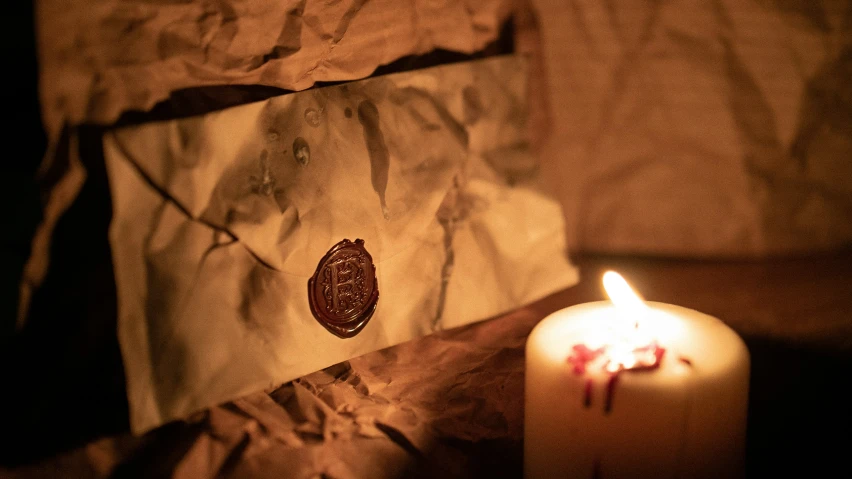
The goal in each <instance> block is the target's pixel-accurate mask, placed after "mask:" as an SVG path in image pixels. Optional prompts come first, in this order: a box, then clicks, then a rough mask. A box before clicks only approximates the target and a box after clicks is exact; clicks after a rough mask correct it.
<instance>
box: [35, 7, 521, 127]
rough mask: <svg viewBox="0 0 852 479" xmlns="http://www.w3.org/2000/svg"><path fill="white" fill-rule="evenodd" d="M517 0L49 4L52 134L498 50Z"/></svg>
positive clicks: (46, 78) (46, 37)
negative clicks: (191, 103) (223, 94)
mask: <svg viewBox="0 0 852 479" xmlns="http://www.w3.org/2000/svg"><path fill="white" fill-rule="evenodd" d="M510 5H511V2H510V1H508V0H480V1H476V2H458V1H451V0H440V1H437V2H436V1H432V0H407V1H399V0H370V1H367V0H336V1H335V0H282V1H263V0H252V1H237V0H201V1H194V2H184V1H168V0H166V1H150V0H124V1H117V0H72V1H67V0H43V1H39V2H36V7H37V14H38V19H39V20H38V21H39V28H38V47H39V54H40V62H39V63H40V65H39V66H40V74H41V85H40V88H41V101H42V113H43V117H44V122H45V124H46V126H47V130H48V132H49V134H50V135H49V136H50V137H51V138H55V136H56V135H58V133H59V130H60V128H61V127H62V125H63V124H64V123H69V124H80V123H83V122H87V123H98V124H110V123H113V122H114V121H115V120H116V119H117V118H118V117H119V115H120V114H121V113H122V112H124V111H127V110H141V111H147V110H149V109H150V108H151V107H153V106H154V105H155V104H156V103H157V102H159V101H162V100H165V99H167V98H168V96H169V94H170V93H172V92H174V91H176V90H179V89H182V88H189V87H198V86H205V85H233V84H241V85H269V86H275V87H279V88H284V89H287V90H304V89H306V88H308V87H310V86H312V85H313V84H314V83H315V82H318V81H341V80H353V79H359V78H364V77H366V76H368V75H369V74H370V73H372V72H373V70H375V68H376V67H378V66H380V65H385V64H388V63H390V62H392V61H394V60H397V59H399V58H401V57H404V56H407V55H416V54H422V53H427V52H430V51H432V50H434V49H437V48H441V49H445V50H450V51H454V52H462V53H473V52H475V51H478V50H481V49H482V48H483V47H485V45H486V44H488V43H489V42H491V41H493V40H494V39H495V38H496V37H497V34H498V32H499V29H500V27H501V25H503V23H504V22H505V21H506V19H507V18H508V16H509V13H510Z"/></svg>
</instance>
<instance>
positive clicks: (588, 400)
mask: <svg viewBox="0 0 852 479" xmlns="http://www.w3.org/2000/svg"><path fill="white" fill-rule="evenodd" d="M593 386H594V383H593V382H592V380H591V379H586V395H585V397H584V399H583V406H585V407H586V408H588V407H589V406H591V405H592V387H593Z"/></svg>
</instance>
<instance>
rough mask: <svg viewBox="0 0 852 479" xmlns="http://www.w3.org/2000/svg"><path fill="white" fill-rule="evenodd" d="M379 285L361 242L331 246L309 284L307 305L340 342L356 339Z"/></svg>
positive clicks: (367, 318)
mask: <svg viewBox="0 0 852 479" xmlns="http://www.w3.org/2000/svg"><path fill="white" fill-rule="evenodd" d="M378 301H379V283H378V281H377V280H376V267H375V265H373V257H372V256H370V253H368V252H367V250H366V249H365V248H364V240H362V239H356V240H355V242H354V243H353V242H351V241H349V240H348V239H344V240H343V241H341V242H339V243H337V244H336V245H334V246H332V248H331V249H330V250H328V253H326V254H325V256H323V258H322V259H321V260H320V262H319V264H318V265H317V270H316V272H315V273H314V275H313V277H311V279H309V280H308V302H309V303H310V306H311V313H313V315H314V318H316V320H317V321H319V323H320V324H321V325H323V327H325V329H327V330H329V331H330V332H331V333H332V334H334V335H336V336H339V337H341V338H351V337H352V336H355V335H356V334H358V333H359V332H361V330H362V329H364V326H366V325H367V321H369V320H370V318H371V317H372V316H373V313H374V312H375V311H376V304H377V303H378Z"/></svg>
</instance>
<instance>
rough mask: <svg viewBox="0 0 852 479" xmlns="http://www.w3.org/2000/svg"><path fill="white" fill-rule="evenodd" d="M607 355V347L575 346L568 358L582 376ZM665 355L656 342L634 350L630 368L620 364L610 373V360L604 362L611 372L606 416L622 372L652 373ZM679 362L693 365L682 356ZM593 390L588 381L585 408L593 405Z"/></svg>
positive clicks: (585, 392) (575, 370)
mask: <svg viewBox="0 0 852 479" xmlns="http://www.w3.org/2000/svg"><path fill="white" fill-rule="evenodd" d="M606 353H607V346H603V347H600V348H597V349H592V348H590V347H588V346H586V345H585V344H575V345H574V346H573V347H572V348H571V355H570V356H568V359H567V362H568V364H571V365H572V366H573V368H572V370H573V371H574V374H577V375H582V374H585V373H586V370H587V369H588V367H589V363H591V362H593V361H595V360H597V359H598V358H600V357H601V356H605V355H606ZM665 353H666V349H665V348H663V347H660V346H659V345H658V344H657V343H656V342H652V343H650V344H648V345H647V346H641V347H638V348H635V349H633V354H634V356H635V358H636V362H635V364H633V365H632V366H630V367H627V368H625V367H624V366H623V365H620V364H619V365H618V369H616V370H615V371H609V370H608V369H607V366H609V362H610V360H609V359H607V360H606V361H603V362H602V367H603V368H604V370H605V371H607V372H609V380H608V381H607V385H606V399H605V401H604V414H609V413H610V411H612V399H613V396H614V395H615V386H616V384H618V375H619V374H620V373H621V372H622V371H652V370H654V369H657V368H659V367H660V363H661V362H662V360H663V356H664V355H665ZM678 360H679V361H681V362H684V363H686V364H688V365H690V366H691V365H692V361H690V360H689V359H686V358H684V357H683V356H680V357H679V358H678ZM592 390H593V383H592V380H591V379H587V380H586V384H585V391H584V395H583V407H586V408H588V407H590V406H591V405H592Z"/></svg>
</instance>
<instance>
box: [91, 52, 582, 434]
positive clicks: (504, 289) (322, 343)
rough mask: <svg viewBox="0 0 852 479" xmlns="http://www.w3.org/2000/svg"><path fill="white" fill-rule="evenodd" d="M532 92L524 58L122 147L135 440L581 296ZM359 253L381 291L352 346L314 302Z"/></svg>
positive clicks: (118, 195) (120, 216) (132, 134)
mask: <svg viewBox="0 0 852 479" xmlns="http://www.w3.org/2000/svg"><path fill="white" fill-rule="evenodd" d="M525 85H526V68H525V62H524V61H523V59H522V58H520V57H517V56H504V57H495V58H493V59H487V60H480V61H475V62H466V63H459V64H454V65H448V66H442V67H435V68H430V69H425V70H418V71H415V72H407V73H400V74H394V75H388V76H382V77H377V78H373V79H368V80H363V81H358V82H351V83H347V84H344V85H340V86H333V87H325V88H320V89H315V90H310V91H307V92H300V93H295V94H292V95H284V96H280V97H275V98H273V99H270V100H267V101H264V102H259V103H253V104H248V105H244V106H240V107H235V108H231V109H227V110H223V111H221V112H216V113H211V114H208V115H205V116H201V117H193V118H188V119H180V120H171V121H166V122H156V123H149V124H144V125H140V126H134V127H128V128H123V129H118V130H115V131H113V132H110V133H108V134H107V135H106V136H105V138H104V154H105V158H106V164H107V170H108V173H109V182H110V189H111V191H112V196H113V219H112V223H111V227H110V244H111V248H112V255H113V263H114V268H115V275H116V285H117V294H118V312H119V319H118V325H119V339H120V341H121V346H122V354H123V357H124V364H125V369H126V372H127V381H128V397H129V400H130V407H131V424H132V426H133V428H134V430H136V431H138V432H141V431H145V430H147V429H149V428H151V427H153V426H156V425H159V424H161V423H163V422H165V421H168V420H171V419H176V418H180V417H183V416H185V415H187V414H189V413H192V412H194V411H196V410H199V409H202V408H204V407H208V406H211V405H214V404H218V403H221V402H223V401H225V400H229V399H233V398H234V397H238V396H240V395H243V394H246V393H249V392H251V391H256V390H258V389H261V388H263V387H267V386H269V385H271V384H276V383H281V382H283V381H287V380H290V379H293V378H296V377H298V376H301V375H303V374H306V373H309V372H311V371H315V370H317V369H319V368H321V367H325V366H328V365H331V364H334V363H338V362H340V361H342V360H345V359H348V358H351V357H354V356H357V355H360V354H363V353H365V352H368V351H373V350H376V349H380V348H383V347H387V346H390V345H393V344H397V343H400V342H403V341H406V340H409V339H412V338H414V337H417V336H420V335H423V334H428V333H431V332H433V331H436V330H439V329H443V328H449V327H453V326H458V325H460V324H465V323H469V322H471V321H475V320H481V319H485V318H488V317H492V316H495V315H497V314H499V313H501V312H504V311H507V310H509V309H512V308H515V307H518V306H520V305H523V304H525V303H527V302H530V301H532V300H535V299H537V298H540V297H542V296H544V295H546V294H549V293H551V292H553V291H556V290H559V289H562V288H564V287H566V286H569V285H571V284H573V283H574V282H575V281H576V279H577V275H576V270H575V269H574V268H573V267H572V266H571V265H570V264H569V263H568V262H567V260H566V258H565V241H564V236H563V231H564V225H563V223H562V214H561V209H560V206H559V204H558V203H556V202H555V201H554V200H552V199H551V198H549V197H548V196H547V195H545V194H544V193H542V191H541V190H540V189H539V188H538V186H537V185H538V184H539V172H540V169H539V166H538V162H537V161H536V160H535V159H534V157H533V156H531V155H530V152H529V145H528V142H527V139H526V121H525V118H526V109H527V106H526V105H527V103H526V87H525ZM344 238H348V239H350V240H354V239H356V238H362V239H364V240H365V246H366V247H367V249H368V251H370V253H371V255H372V256H373V259H374V261H375V263H376V267H377V272H378V273H377V275H378V283H379V289H380V300H379V307H378V310H377V312H376V314H375V316H374V317H373V319H372V320H371V321H370V323H369V324H368V325H367V326H366V328H365V329H364V330H363V331H362V332H361V333H359V334H358V335H357V336H356V337H354V338H351V339H346V340H343V339H340V338H337V337H335V336H333V335H331V334H330V333H328V332H327V331H326V330H325V329H324V328H323V327H322V326H321V325H320V324H319V323H318V322H317V321H315V319H314V318H313V317H312V315H311V313H310V311H309V309H308V298H307V295H306V284H307V280H308V278H309V277H310V276H311V274H313V271H314V269H315V268H316V266H317V263H318V261H319V260H320V258H322V256H323V255H324V254H325V252H326V251H327V250H328V249H329V248H330V247H331V246H332V245H334V244H335V243H337V242H338V241H340V240H342V239H344Z"/></svg>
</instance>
